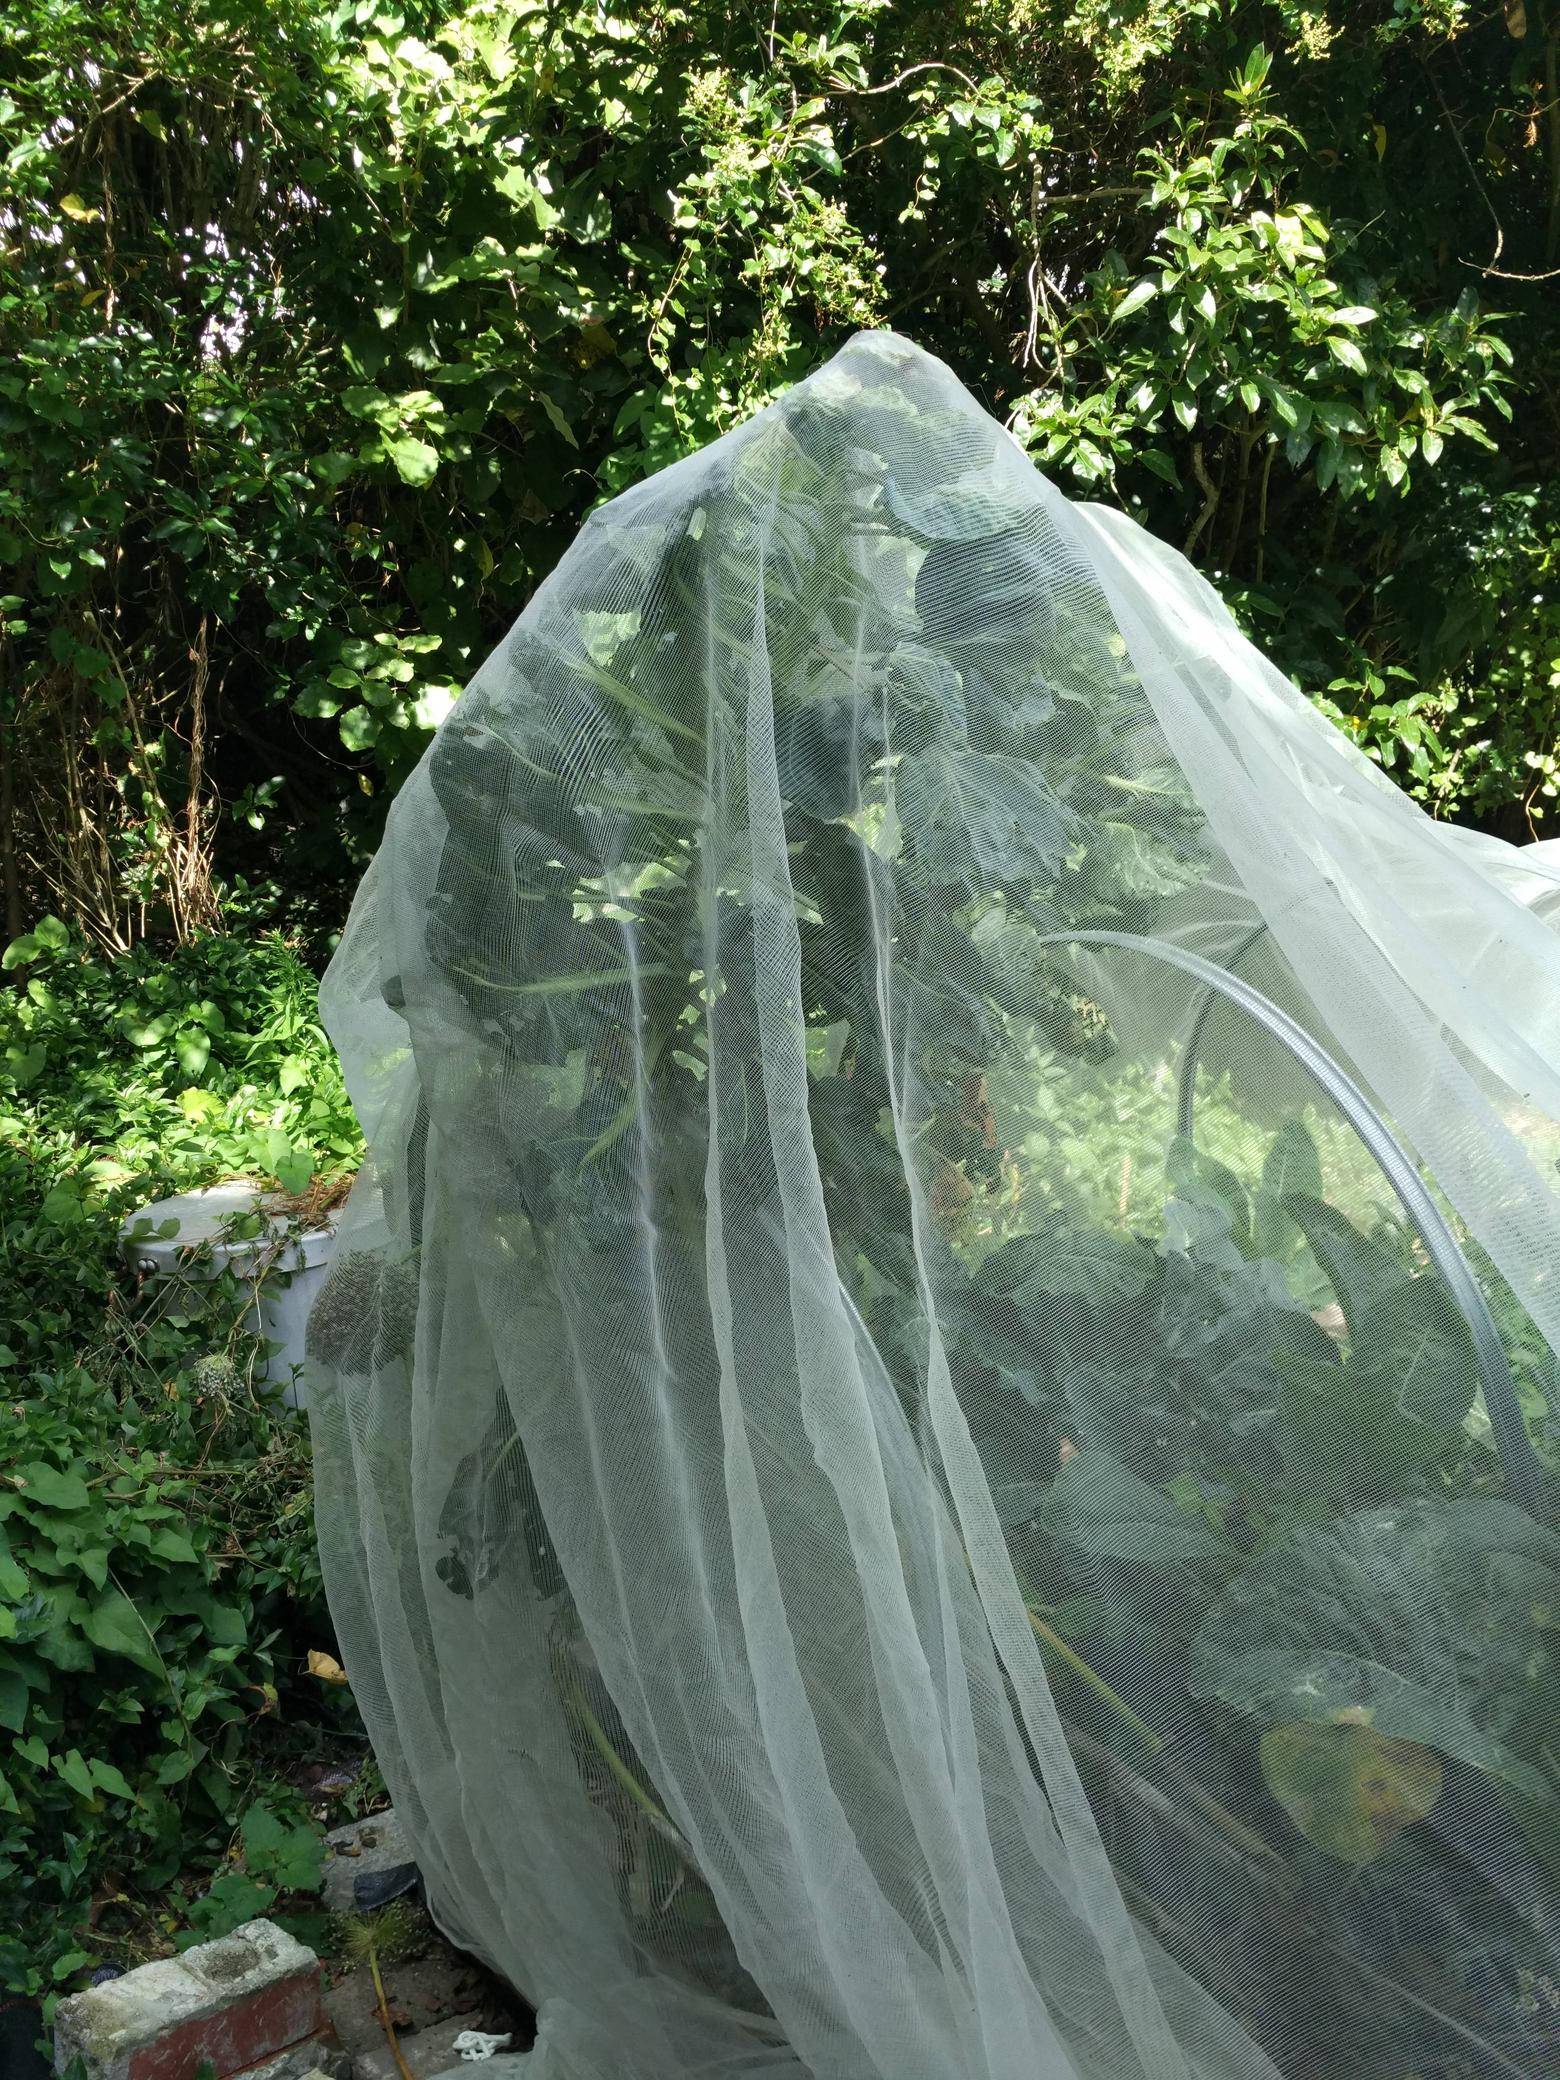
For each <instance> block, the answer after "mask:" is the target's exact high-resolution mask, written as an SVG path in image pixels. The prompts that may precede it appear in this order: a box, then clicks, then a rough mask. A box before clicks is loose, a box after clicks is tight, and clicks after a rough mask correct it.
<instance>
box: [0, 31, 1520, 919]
mask: <svg viewBox="0 0 1560 2080" xmlns="http://www.w3.org/2000/svg"><path fill="white" fill-rule="evenodd" d="M1557 44H1560V0H1527V4H1526V5H1525V6H1519V5H1515V4H1512V0H1507V4H1506V6H1505V8H1504V10H1502V9H1501V8H1500V7H1499V6H1491V5H1488V4H1486V5H1474V4H1472V0H1347V4H1346V0H1325V4H1317V5H1313V6H1305V7H1302V6H1297V5H1294V4H1291V0H1269V4H1254V0H1003V4H1001V5H997V4H984V0H979V4H977V0H962V4H960V5H959V6H957V7H954V8H949V7H945V6H942V5H927V4H924V0H838V4H832V5H813V4H811V0H802V4H786V5H783V6H781V7H779V8H777V9H768V8H764V9H758V10H750V9H746V8H743V9H737V8H723V7H705V6H701V5H698V4H696V0H695V4H691V5H682V6H679V5H666V4H653V5H648V6H641V7H636V8H632V9H629V10H627V11H625V12H624V13H622V14H619V15H614V14H610V13H607V12H605V11H603V10H599V9H596V8H593V7H583V8H582V7H574V6H570V5H567V4H565V5H563V6H559V5H551V4H550V5H546V6H543V5H541V4H537V0H531V4H526V0H474V4H468V5H464V6H451V5H449V4H445V0H423V4H410V5H406V6H397V5H392V4H390V0H384V4H376V0H358V4H337V5H335V6H331V7H328V8H325V9H323V10H322V9H320V8H318V7H316V6H315V5H313V4H312V0H311V4H307V5H306V4H304V0H195V4H193V5H191V4H188V0H18V4H17V5H16V6H14V7H13V8H12V9H11V10H10V11H9V13H8V16H7V19H6V22H5V24H4V26H3V27H0V121H3V124H4V135H5V142H6V157H5V160H4V165H5V173H4V184H5V192H4V195H3V198H0V222H3V225H4V233H3V245H0V347H3V365H4V370H5V372H4V374H0V445H3V459H0V561H3V562H5V563H6V564H8V565H9V566H10V574H9V577H8V578H6V579H3V580H0V591H3V593H4V596H5V603H4V614H5V621H4V626H5V630H6V634H5V638H4V646H5V655H4V658H3V670H0V681H3V687H4V690H3V692H0V724H3V735H0V746H3V752H4V759H3V768H4V769H3V775H0V780H3V792H4V803H3V805H0V807H3V812H4V813H3V814H0V827H3V829H4V831H5V833H6V838H5V843H4V857H3V868H4V875H5V881H6V901H7V905H8V913H9V914H8V917H7V919H6V922H7V924H8V926H9V928H10V932H11V933H12V934H13V935H14V933H15V932H16V931H18V930H20V929H22V928H23V927H24V926H25V925H27V924H28V923H30V922H31V921H32V919H33V918H34V917H36V916H37V915H38V914H39V913H40V912H41V911H43V910H51V911H53V912H55V913H57V914H60V915H62V916H64V917H66V918H67V919H68V920H69V921H71V922H73V923H77V924H80V925H81V926H83V927H84V928H85V929H86V930H87V932H88V933H89V934H90V935H92V936H94V937H96V938H97V939H98V940H99V941H100V942H102V943H104V944H106V945H119V944H126V943H130V942H132V941H134V940H135V939H137V938H138V937H140V936H142V935H143V934H144V933H148V932H149V933H153V934H156V933H159V932H163V931H166V930H167V929H168V928H169V927H170V926H171V927H172V928H173V929H174V930H175V931H176V932H177V933H178V934H179V935H181V936H188V935H189V934H190V933H192V932H194V931H196V930H197V929H198V928H199V927H200V926H201V925H202V924H203V923H206V922H209V921H210V920H211V919H212V918H213V917H214V916H215V915H216V914H217V907H218V900H219V898H218V893H217V886H216V885H214V884H218V885H219V884H221V883H222V882H223V881H224V880H226V879H227V878H228V877H229V876H231V874H232V873H233V872H234V871H235V870H243V871H246V872H248V873H250V874H251V875H253V874H257V873H259V874H264V873H267V872H275V871H277V870H278V869H280V872H281V878H282V879H283V880H284V881H285V882H290V883H291V884H292V885H293V886H295V887H298V886H304V887H308V888H311V889H315V890H319V889H322V888H324V889H328V886H329V883H330V881H331V879H332V877H333V876H340V877H341V878H342V879H343V880H345V879H346V878H347V877H348V876H349V874H350V870H351V866H352V859H353V856H354V855H360V853H361V849H362V847H363V846H364V845H365V844H366V843H367V842H370V841H371V839H372V834H373V831H374V828H375V826H376V821H377V817H378V815H379V813H380V811H381V808H382V804H383V800H384V797H385V793H386V790H387V787H388V786H393V784H394V781H395V779H396V777H397V776H398V775H399V774H400V773H402V772H404V771H405V769H406V767H407V765H408V763H409V761H410V760H411V759H412V758H413V757H414V755H415V754H416V752H417V751H418V749H419V748H420V746H421V744H422V743H423V741H425V737H426V732H427V731H428V729H429V728H430V727H431V726H432V725H433V724H434V723H435V722H436V721H437V719H438V717H439V716H440V715H441V713H442V712H443V711H444V709H445V708H446V707H447V706H448V704H449V702H450V700H451V699H452V697H453V695H454V693H455V692H456V690H457V689H458V687H459V686H460V685H461V684H462V683H463V681H464V679H465V677H466V676H467V674H468V672H469V671H470V669H471V667H472V665H473V662H474V660H475V659H476V658H478V657H479V656H480V654H481V653H482V651H483V650H484V648H485V646H486V645H488V644H489V643H490V642H491V641H492V640H493V638H494V636H495V635H496V633H497V632H498V631H499V630H500V629H501V628H502V627H503V626H504V625H505V624H506V623H507V621H508V620H509V619H510V618H511V617H512V616H513V615H514V613H515V612H516V611H517V610H518V608H519V607H520V606H521V605H522V604H523V603H524V601H525V599H526V598H527V596H528V595H529V592H530V591H531V589H532V587H533V586H534V584H535V583H536V581H537V578H538V576H539V575H540V574H541V573H543V572H544V571H545V570H546V569H547V568H548V567H549V566H550V565H551V563H552V562H553V561H554V560H555V559H556V557H557V556H558V554H559V553H560V550H561V548H562V546H563V545H564V544H565V543H566V542H567V540H568V539H569V537H570V535H571V533H572V532H573V530H574V529H575V527H576V526H577V524H578V522H579V520H580V517H581V515H582V514H583V513H584V512H585V511H586V510H587V509H588V508H589V506H590V505H591V504H592V503H593V502H594V501H595V500H597V499H599V498H600V497H601V496H603V495H604V494H605V493H607V492H610V491H612V490H614V489H616V488H618V487H620V486H621V485H623V484H625V483H627V482H628V481H630V480H631V479H633V478H634V477H636V476H638V475H640V474H642V473H643V472H644V471H646V470H648V469H652V468H655V467H657V466H659V465H660V464H661V463H663V462H665V461H666V460H667V459H668V458H670V457H672V456H674V455H676V454H678V453H680V452H682V451H684V450H686V449H687V448H689V447H691V446H694V445H696V444H698V443H700V442H702V441H704V440H706V439H707V438H708V437H709V436H710V435H711V434H712V433H714V432H715V431H717V430H718V429H719V428H722V427H724V426H726V425H728V424H730V423H731V422H732V421H733V420H734V419H736V418H737V417H739V416H740V415H741V414H743V413H745V412H747V411H748V410H750V409H751V408H752V407H753V406H754V405H755V404H756V403H758V402H759V401H760V400H761V399H762V398H763V397H764V396H766V395H767V394H769V393H770V392H771V391H772V390H773V389H774V388H776V387H777V386H778V385H780V384H783V383H785V382H787V381H789V380H790V379H791V378H793V377H794V376H795V375H797V374H798V373H800V372H801V371H802V370H804V369H805V368H806V367H808V366H809V365H811V364H812V363H814V362H815V361H816V360H817V359H818V358H819V357H821V356H822V355H824V354H826V353H827V352H829V351H830V350H831V349H832V348H833V347H835V346H836V345H837V344H838V343H839V342H840V341H841V340H842V339H843V338H844V337H846V336H847V335H848V334H849V333H850V332H851V331H852V330H853V329H854V328H856V327H858V326H862V325H877V324H885V323H891V324H894V325H896V326H898V327H900V328H901V329H903V330H906V331H908V332H910V333H912V334H914V335H915V336H916V337H917V338H918V339H919V340H921V342H922V343H923V344H925V345H927V346H929V347H931V348H933V349H934V350H935V351H937V352H939V353H940V354H942V355H944V356H945V357H947V358H948V359H949V360H950V361H952V362H953V363H954V365H955V366H956V367H957V368H958V369H959V371H960V373H961V374H962V375H963V376H964V377H965V379H966V380H967V381H968V382H969V383H970V384H971V385H972V386H973V387H974V388H975V390H976V391H977V392H978V393H979V394H980V395H981V396H982V397H983V399H984V400H985V401H986V402H987V403H988V404H989V405H990V406H991V408H992V409H993V410H994V411H996V412H998V413H1000V414H1001V415H1002V416H1004V417H1006V418H1008V419H1010V420H1011V422H1012V423H1013V425H1014V427H1015V428H1016V430H1017V431H1018V432H1019V433H1020V434H1021V435H1022V437H1023V438H1025V439H1026V440H1027V441H1028V442H1029V443H1030V444H1031V446H1032V447H1033V449H1034V451H1035V453H1036V454H1037V456H1038V457H1039V458H1040V459H1041V460H1042V461H1043V462H1044V464H1045V466H1046V467H1048V468H1049V469H1050V470H1052V471H1053V472H1054V473H1055V474H1056V475H1057V476H1058V477H1059V478H1060V479H1061V480H1062V481H1063V482H1064V484H1066V486H1067V487H1068V488H1069V489H1071V490H1073V491H1080V490H1081V491H1083V492H1086V493H1090V494H1093V495H1099V496H1104V497H1107V498H1112V499H1116V500H1119V501H1124V502H1126V503H1128V504H1129V505H1130V506H1133V507H1134V508H1136V509H1137V510H1140V511H1141V512H1142V513H1143V515H1144V516H1145V517H1146V518H1147V519H1148V520H1149V521H1150V523H1151V524H1152V525H1153V526H1154V527H1155V528H1157V529H1158V530H1160V531H1161V532H1163V533H1165V534H1167V535H1169V536H1170V537H1172V538H1173V539H1175V540H1178V541H1181V542H1184V543H1186V544H1187V545H1188V546H1189V547H1190V549H1191V551H1192V553H1193V554H1194V555H1195V557H1196V558H1197V559H1198V560H1199V561H1200V562H1201V563H1202V564H1203V565H1204V566H1205V567H1207V568H1208V569H1209V571H1210V572H1211V573H1213V574H1214V575H1215V576H1216V577H1217V579H1218V580H1219V582H1220V583H1221V584H1223V585H1224V586H1225V587H1226V589H1227V590H1228V591H1229V592H1230V593H1231V594H1232V596H1233V597H1234V599H1235V600H1236V603H1237V605H1238V607H1239V609H1240V611H1241V612H1242V613H1243V614H1244V615H1245V616H1246V618H1247V620H1248V622H1249V623H1250V625H1251V626H1252V627H1253V628H1254V629H1255V631H1256V632H1257V634H1258V635H1259V637H1260V638H1261V640H1263V641H1264V642H1265V643H1266V644H1268V645H1269V646H1270V647H1271V648H1272V650H1273V651H1274V652H1275V654H1277V655H1278V656H1279V657H1280V658H1281V659H1282V660H1283V662H1284V663H1285V664H1286V665H1287V666H1288V667H1289V668H1291V669H1292V670H1293V671H1295V672H1296V673H1298V674H1299V676H1300V677H1301V678H1302V679H1303V681H1304V682H1305V684H1306V685H1307V686H1308V687H1309V688H1310V689H1311V690H1312V691H1313V692H1315V693H1316V694H1318V695H1319V696H1320V697H1322V698H1324V699H1326V700H1329V701H1331V702H1332V703H1334V704H1335V706H1336V708H1337V709H1338V710H1339V711H1340V712H1342V713H1345V714H1347V715H1348V716H1349V717H1350V718H1351V722H1352V726H1353V727H1355V728H1356V729H1357V730H1358V731H1359V732H1360V734H1361V735H1362V737H1363V738H1364V739H1365V740H1366V741H1367V742H1368V743H1369V744H1370V745H1371V746H1372V747H1373V749H1375V750H1376V751H1377V752H1378V753H1379V754H1380V755H1381V756H1382V757H1384V758H1385V759H1387V760H1388V761H1390V762H1392V763H1393V764H1394V765H1395V767H1396V769H1397V770H1398V772H1399V773H1400V775H1402V776H1403V777H1405V778H1406V779H1407V780H1408V781H1409V782H1410V783H1411V784H1412V785H1413V786H1414V787H1416V788H1417V789H1418V790H1419V791H1421V792H1422V793H1423V794H1424V795H1426V796H1427V797H1428V798H1429V799H1430V800H1432V801H1433V802H1435V803H1436V804H1438V805H1439V806H1440V807H1441V808H1442V809H1443V810H1446V811H1451V812H1455V813H1459V814H1463V815H1470V816H1473V817H1475V818H1479V819H1482V820H1484V821H1486V822H1492V823H1494V824H1496V825H1497V826H1499V827H1503V828H1506V829H1509V830H1511V831H1513V832H1520V831H1521V830H1522V828H1523V827H1524V811H1526V813H1527V816H1528V817H1529V818H1536V817H1538V816H1540V815H1541V813H1542V811H1543V810H1544V808H1545V807H1546V805H1547V796H1548V793H1549V791H1550V790H1551V788H1552V785H1553V778H1552V776H1553V773H1554V765H1553V752H1554V739H1555V716H1556V685H1555V678H1556V672H1557V669H1560V667H1557V661H1556V660H1557V652H1560V615H1557V613H1556V609H1555V607H1554V604H1553V602H1552V599H1551V597H1550V582H1549V581H1550V566H1551V564H1552V562H1553V560H1554V556H1555V543H1556V539H1557V510H1556V503H1555V498H1554V495H1553V493H1552V492H1551V491H1550V490H1549V488H1548V486H1549V480H1550V478H1551V477H1552V475H1553V461H1554V454H1555V448H1556V403H1555V400H1556V397H1557V396H1560V382H1557V375H1560V370H1557V364H1556V354H1555V336H1556V323H1555V316H1554V313H1555V311H1556V309H1557V307H1560V299H1556V298H1555V296H1554V286H1555V285H1554V283H1553V282H1552V281H1546V280H1543V279H1540V277H1543V276H1545V275H1546V273H1547V272H1548V271H1549V270H1551V269H1553V268H1554V267H1555V266H1556V264H1557V254H1556V241H1557V236H1560V95H1557V93H1556V91H1555V86H1554V79H1555V63H1556V50H1557ZM344 809H345V812H346V813H345V814H343V810H344ZM327 907H328V908H331V909H334V908H335V902H334V898H333V897H332V898H329V899H328V902H327Z"/></svg>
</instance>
